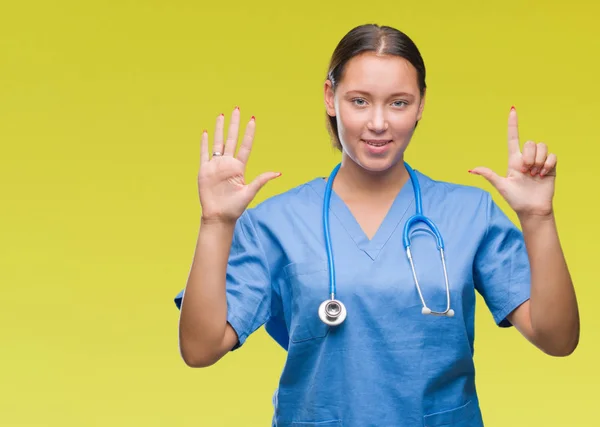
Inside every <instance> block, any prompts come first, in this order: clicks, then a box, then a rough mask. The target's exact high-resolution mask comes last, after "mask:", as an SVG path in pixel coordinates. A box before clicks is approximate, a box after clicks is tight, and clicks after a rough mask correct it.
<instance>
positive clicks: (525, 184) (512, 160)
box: [470, 107, 556, 216]
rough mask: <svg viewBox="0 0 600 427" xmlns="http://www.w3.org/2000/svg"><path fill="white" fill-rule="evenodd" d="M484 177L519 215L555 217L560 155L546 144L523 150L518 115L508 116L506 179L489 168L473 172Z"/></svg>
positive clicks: (512, 113)
mask: <svg viewBox="0 0 600 427" xmlns="http://www.w3.org/2000/svg"><path fill="white" fill-rule="evenodd" d="M470 172H471V173H473V174H476V175H481V176H483V177H484V178H485V179H487V180H488V181H489V182H490V184H492V185H493V186H494V187H495V188H496V190H498V192H499V193H500V194H501V195H502V197H504V199H505V200H506V201H507V203H508V204H509V205H510V207H511V208H512V209H513V210H514V211H515V212H516V213H517V214H518V215H519V216H529V215H531V216H547V215H551V214H552V199H553V197H554V181H555V178H556V155H555V154H549V153H548V148H547V146H546V145H545V144H543V143H538V144H536V143H534V142H532V141H527V142H526V143H525V144H524V145H523V151H521V149H520V143H519V129H518V121H517V112H516V111H515V109H514V107H513V108H511V110H510V113H509V116H508V170H507V173H506V177H501V176H499V175H497V174H496V173H495V172H493V171H492V170H490V169H488V168H485V167H477V168H475V169H473V170H471V171H470Z"/></svg>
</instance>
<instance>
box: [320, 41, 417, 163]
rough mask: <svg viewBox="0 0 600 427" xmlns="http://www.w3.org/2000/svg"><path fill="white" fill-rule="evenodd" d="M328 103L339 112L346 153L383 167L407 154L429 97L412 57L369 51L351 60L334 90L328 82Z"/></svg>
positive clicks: (332, 110) (358, 160)
mask: <svg viewBox="0 0 600 427" xmlns="http://www.w3.org/2000/svg"><path fill="white" fill-rule="evenodd" d="M325 104H326V108H327V114H329V115H330V116H332V117H333V116H335V117H336V121H337V126H338V134H339V139H340V142H341V144H342V147H343V149H344V154H345V155H346V156H348V157H349V158H350V159H352V160H353V161H354V162H355V163H356V164H358V165H360V166H361V167H363V168H364V169H366V170H368V171H371V172H384V171H386V170H388V169H389V168H391V167H393V166H395V165H396V164H398V163H399V162H400V161H401V160H402V159H403V155H404V150H405V149H406V147H407V145H408V143H409V141H410V139H411V137H412V134H413V132H414V129H415V125H416V122H417V120H420V119H421V114H422V112H423V107H424V97H421V94H420V90H419V85H418V82H417V70H416V69H415V68H414V67H413V65H412V64H411V63H410V62H408V61H407V60H406V59H404V58H401V57H398V56H389V55H386V56H377V55H376V54H375V53H372V52H368V53H363V54H361V55H358V56H355V57H354V58H352V59H351V60H350V61H348V62H347V63H346V67H345V70H344V73H343V75H342V79H341V82H339V84H338V86H337V88H336V90H335V93H334V92H333V90H332V87H331V82H330V81H329V80H328V81H327V82H326V83H325Z"/></svg>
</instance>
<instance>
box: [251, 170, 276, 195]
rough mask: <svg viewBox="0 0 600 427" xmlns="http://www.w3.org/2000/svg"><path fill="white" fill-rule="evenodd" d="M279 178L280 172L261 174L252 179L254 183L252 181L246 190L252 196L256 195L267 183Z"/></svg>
mask: <svg viewBox="0 0 600 427" xmlns="http://www.w3.org/2000/svg"><path fill="white" fill-rule="evenodd" d="M280 176H281V172H265V173H262V174H260V175H258V176H257V177H256V178H254V181H252V182H251V183H250V184H248V188H249V189H250V191H251V192H252V194H256V193H258V192H259V190H260V189H261V188H263V186H264V185H265V184H266V183H267V182H269V181H271V180H272V179H275V178H279V177H280Z"/></svg>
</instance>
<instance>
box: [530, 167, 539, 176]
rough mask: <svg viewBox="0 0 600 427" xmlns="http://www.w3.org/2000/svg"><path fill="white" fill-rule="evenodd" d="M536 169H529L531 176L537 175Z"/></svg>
mask: <svg viewBox="0 0 600 427" xmlns="http://www.w3.org/2000/svg"><path fill="white" fill-rule="evenodd" d="M537 171H538V170H537V168H533V169H531V176H533V175H535V174H536V173H537Z"/></svg>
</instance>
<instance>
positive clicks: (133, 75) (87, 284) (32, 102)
mask: <svg viewBox="0 0 600 427" xmlns="http://www.w3.org/2000/svg"><path fill="white" fill-rule="evenodd" d="M598 16H600V7H599V6H597V4H594V2H592V1H590V0H587V1H582V0H578V1H575V0H572V1H568V2H564V1H552V2H549V1H542V0H539V1H514V0H504V1H495V2H486V3H484V2H476V1H452V2H448V1H420V2H401V1H397V0H393V1H392V0H382V1H378V2H364V1H355V0H346V1H326V2H317V1H315V0H313V1H309V2H307V1H304V2H296V3H290V4H288V3H287V2H275V1H270V2H267V1H259V0H256V1H243V2H242V1H226V2H218V1H212V2H208V1H204V2H201V1H183V0H172V1H168V2H167V1H157V0H153V1H150V0H147V1H132V0H127V1H125V0H119V1H116V0H112V1H102V2H85V1H84V2H82V1H57V2H47V1H21V2H10V3H9V2H3V3H2V6H0V142H1V148H2V150H1V152H0V153H1V155H0V183H1V184H0V188H1V198H0V201H1V206H0V208H1V209H0V218H1V221H0V238H1V242H2V245H1V249H0V346H1V347H0V425H1V426H111V427H118V426H138V425H139V426H145V427H150V426H177V427H180V426H181V427H183V426H267V425H270V424H269V423H270V419H271V410H272V407H271V395H272V392H273V390H274V389H275V387H276V384H277V380H278V376H279V372H280V370H281V368H282V364H283V361H284V357H285V354H284V352H283V351H282V350H280V349H279V348H278V347H277V345H276V344H275V343H274V342H272V341H270V339H269V338H268V337H267V336H266V334H265V333H264V332H263V331H262V330H261V331H260V332H258V333H256V334H255V335H254V336H252V337H251V338H250V340H249V341H248V343H247V344H246V346H245V347H244V348H243V349H242V350H240V351H238V352H235V353H233V354H230V355H229V356H228V357H226V358H225V359H223V360H222V361H221V362H220V363H219V364H218V365H216V366H214V367H211V368H209V369H205V370H192V369H189V368H187V367H186V366H185V365H184V363H183V362H182V360H181V359H180V356H179V353H178V346H177V345H178V343H177V322H178V311H177V310H176V308H175V305H174V304H173V297H174V296H175V294H176V293H177V292H179V290H180V289H182V288H183V287H184V285H185V282H186V278H187V273H188V271H189V267H190V262H191V259H192V255H193V249H194V245H195V240H196V236H197V231H198V224H199V203H198V197H197V187H196V174H197V169H198V148H199V137H200V134H201V131H202V129H203V128H208V129H209V130H210V131H212V129H213V128H214V118H215V117H216V116H217V115H218V114H219V113H222V112H223V113H226V115H229V113H230V111H231V109H232V108H233V107H234V106H235V105H239V106H240V107H241V112H242V117H243V118H244V119H249V118H250V116H251V115H255V116H256V117H257V137H256V141H255V150H254V152H253V155H252V158H251V163H250V166H249V171H248V174H249V177H251V178H253V177H254V176H256V175H257V174H258V173H259V172H263V171H265V170H276V171H282V172H283V176H282V177H281V178H279V179H278V180H276V181H274V182H272V183H270V184H269V185H268V186H267V187H266V188H264V189H263V191H261V192H260V193H259V197H258V200H257V201H259V200H263V199H264V198H266V197H268V196H270V195H272V194H275V193H279V192H282V191H285V190H286V189H289V188H291V187H293V186H295V185H298V184H300V183H302V182H305V181H307V180H309V179H312V178H313V177H315V176H317V175H321V176H322V175H325V174H327V173H329V171H330V169H331V167H332V166H333V165H334V164H335V162H337V160H338V158H339V157H338V154H337V153H336V152H334V151H333V150H332V149H330V147H329V140H328V136H327V134H326V131H325V127H324V116H323V115H324V109H323V103H322V82H323V78H324V75H325V72H326V67H327V62H328V59H329V56H330V54H331V52H332V51H333V49H334V47H335V45H336V44H337V42H338V41H339V39H340V38H341V37H342V36H343V35H344V34H345V33H346V32H347V31H348V30H350V29H351V28H352V27H354V26H355V25H358V24H362V23H367V22H376V23H380V24H388V25H392V26H396V27H398V28H400V29H402V30H404V31H405V32H407V33H408V34H409V35H410V36H411V37H412V38H413V39H414V40H415V42H416V43H417V45H418V46H419V48H420V49H421V51H422V54H423V56H424V58H425V62H426V65H427V70H428V77H427V83H428V86H429V93H428V102H427V106H426V109H425V114H424V118H423V120H422V122H421V124H420V126H419V129H418V131H417V133H416V135H415V138H414V139H413V142H412V145H411V146H410V148H409V151H408V156H407V159H408V160H409V161H410V162H411V164H412V165H413V166H415V167H417V168H419V169H420V170H422V171H423V172H425V173H427V174H429V175H431V176H433V177H434V178H436V179H441V180H449V181H453V182H457V183H467V184H475V185H480V186H482V187H484V188H486V189H491V187H490V186H489V185H488V184H487V182H485V180H484V179H483V178H481V177H474V176H470V175H469V174H468V173H467V170H468V169H470V168H472V167H474V166H478V165H484V166H489V167H491V168H493V169H495V170H496V171H498V172H503V171H504V168H505V164H506V117H507V114H508V110H509V108H510V106H511V105H513V104H514V105H515V106H516V107H517V109H518V112H519V115H520V130H521V135H522V137H523V139H534V140H537V141H545V142H547V143H548V144H549V146H550V148H551V150H552V151H554V152H556V153H557V154H558V158H559V170H558V181H557V194H556V198H555V201H556V212H557V217H558V221H559V227H560V234H561V238H562V243H563V245H564V250H565V251H566V255H567V258H568V262H569V265H570V268H571V271H572V275H573V278H574V280H575V283H576V288H577V292H578V297H579V301H580V308H581V319H582V335H581V344H580V346H579V348H578V350H577V351H576V353H575V354H574V355H572V356H571V357H568V358H564V359H556V358H551V357H549V356H545V355H543V354H542V353H541V352H540V351H538V350H536V349H535V348H533V346H531V345H530V344H529V343H527V342H526V341H525V340H524V339H523V338H522V337H521V336H519V335H518V333H517V332H516V331H515V330H514V329H510V330H500V329H498V328H496V327H495V326H494V324H493V322H492V319H491V316H490V314H489V312H488V311H487V309H486V308H485V307H484V306H483V305H481V304H480V305H479V308H478V318H477V328H476V331H477V333H476V363H477V369H478V371H477V372H478V374H477V381H478V388H479V391H480V398H481V405H482V409H483V413H484V418H485V420H486V422H487V423H486V426H490V427H493V426H497V427H500V426H596V425H600V424H599V422H598V419H599V418H600V417H599V416H598V408H597V404H598V403H597V401H598V385H599V378H600V377H599V372H598V365H599V356H598V349H599V347H600V344H599V341H598V338H599V334H598V332H597V331H598V328H599V326H600V323H599V321H598V319H599V314H598V311H596V312H594V309H596V310H599V308H598V307H599V306H598V304H599V302H598V301H599V299H600V298H599V297H600V290H599V289H600V288H599V287H598V285H599V283H598V277H599V276H598V267H599V265H598V241H599V239H600V234H599V231H598V225H597V224H598V220H597V206H598V205H597V204H598V195H599V190H598V181H599V180H598V156H599V155H600V148H599V144H598V131H597V125H596V120H597V119H598V116H599V115H600V102H599V100H600V85H599V83H598V75H600V65H599V63H598V59H597V54H598V52H599V51H600V27H599V26H598V25H597V19H598ZM494 195H495V197H496V200H498V201H499V202H500V203H501V205H502V206H503V207H504V208H506V205H505V204H504V203H503V202H502V201H501V200H500V199H499V196H498V195H497V193H494ZM511 215H512V214H511ZM512 218H513V219H514V215H512ZM323 286H324V287H325V286H326V284H324V285H323ZM324 289H325V288H324ZM480 302H481V300H480Z"/></svg>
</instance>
